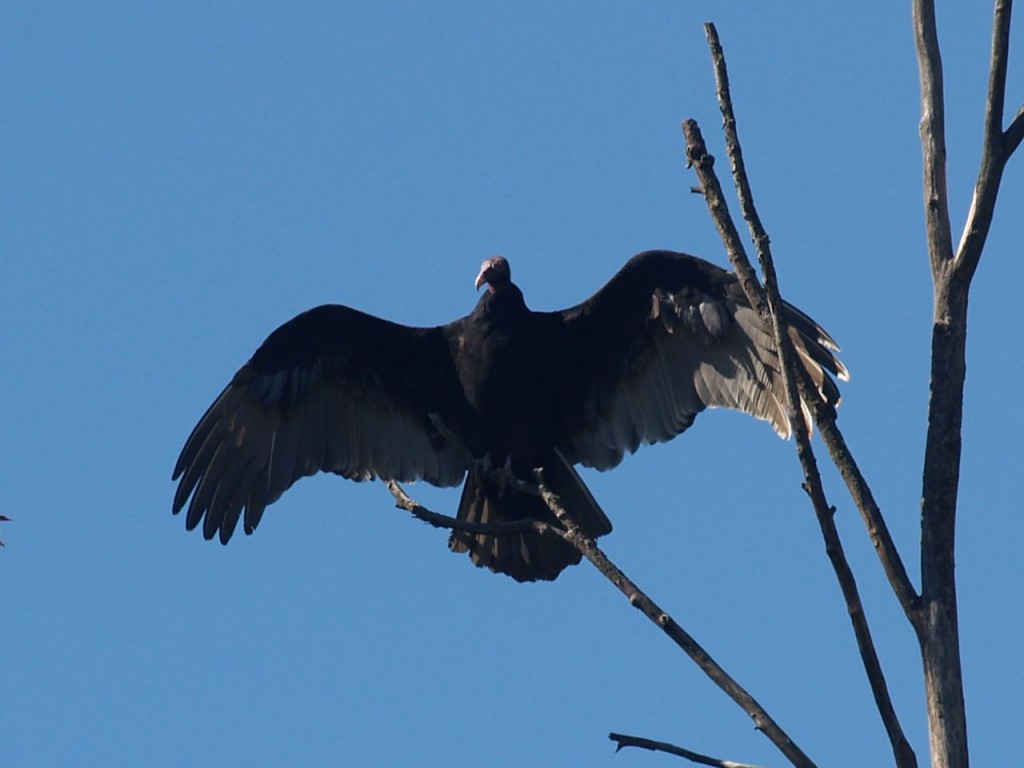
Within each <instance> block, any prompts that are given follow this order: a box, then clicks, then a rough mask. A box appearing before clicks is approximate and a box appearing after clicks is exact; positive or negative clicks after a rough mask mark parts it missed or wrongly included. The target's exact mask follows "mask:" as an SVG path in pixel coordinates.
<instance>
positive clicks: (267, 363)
mask: <svg viewBox="0 0 1024 768" xmlns="http://www.w3.org/2000/svg"><path fill="white" fill-rule="evenodd" d="M461 402H462V389H461V387H460V386H459V383H458V377H457V375H456V373H455V368H454V365H453V363H452V357H451V352H450V347H449V343H448V340H447V335H446V328H445V327H440V328H410V327H407V326H404V325H398V324H395V323H390V322H387V321H385V320H381V319H379V318H376V317H372V316H371V315H367V314H364V313H362V312H358V311H356V310H353V309H349V308H348V307H342V306H330V305H328V306H321V307H317V308H315V309H311V310H309V311H308V312H304V313H303V314H301V315H298V316H297V317H295V318H294V319H292V320H290V321H288V322H287V323H285V324H284V325H282V326H281V327H280V328H278V329H277V330H276V331H274V332H273V333H272V334H271V335H270V336H269V337H268V338H267V340H266V341H265V342H263V344H262V346H260V348H259V349H258V350H257V351H256V353H255V354H254V355H253V356H252V358H251V359H250V360H249V361H248V362H247V363H246V364H245V365H243V366H242V368H241V369H240V370H239V371H238V373H236V374H235V376H234V378H233V379H232V380H231V383H230V384H228V386H227V387H226V388H225V389H224V391H223V392H221V394H220V396H219V397H218V398H217V399H216V400H215V401H214V403H213V405H211V406H210V408H209V409H208V410H207V411H206V414H205V415H204V416H203V417H202V418H201V419H200V420H199V423H198V424H197V425H196V427H195V429H193V430H192V434H191V435H190V436H189V438H188V440H187V441H186V443H185V447H184V448H183V449H182V451H181V456H180V457H179V458H178V463H177V464H176V465H175V468H174V476H173V479H175V480H178V479H179V478H180V483H179V486H178V489H177V493H176V494H175V497H174V506H173V510H174V512H175V513H178V512H180V511H181V510H182V509H183V508H184V507H185V505H186V503H188V511H187V513H186V518H185V524H186V527H187V528H188V529H189V530H191V529H192V528H194V527H196V526H197V525H198V524H199V522H200V520H202V521H203V535H204V536H205V537H206V538H207V539H210V538H213V536H214V534H216V533H218V532H219V534H220V540H221V541H222V542H224V543H226V542H227V541H228V539H230V538H231V534H232V533H233V532H234V529H235V526H236V525H237V523H238V521H239V518H240V517H242V513H243V511H244V527H245V532H246V533H252V531H253V529H255V528H256V525H257V524H258V523H259V521H260V517H261V516H262V514H263V510H264V508H265V507H266V506H267V505H268V504H271V503H273V502H274V501H275V500H277V499H278V498H279V497H280V496H281V494H282V493H284V492H285V491H286V490H287V489H288V488H289V487H291V485H292V484H293V483H294V482H295V481H296V480H298V479H299V478H301V477H304V476H306V475H312V474H315V473H316V472H320V471H325V472H334V473H336V474H339V475H343V476H344V477H347V478H350V479H352V480H368V479H371V478H374V477H380V478H385V479H395V480H406V481H408V480H415V479H423V480H426V481H427V482H429V483H433V484H434V485H441V486H448V485H457V484H458V483H459V482H460V481H461V480H462V477H463V475H464V473H465V470H466V461H465V459H464V458H463V456H464V451H463V450H462V448H461V444H458V443H457V436H458V435H459V433H460V430H461V414H462V413H463V410H462V408H461ZM189 497H191V501H189Z"/></svg>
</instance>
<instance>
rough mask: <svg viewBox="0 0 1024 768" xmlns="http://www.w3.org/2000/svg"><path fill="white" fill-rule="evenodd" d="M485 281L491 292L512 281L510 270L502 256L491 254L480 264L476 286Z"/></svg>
mask: <svg viewBox="0 0 1024 768" xmlns="http://www.w3.org/2000/svg"><path fill="white" fill-rule="evenodd" d="M484 283H487V285H488V286H489V287H490V289H491V293H495V292H497V291H500V290H501V289H502V288H505V287H507V286H508V285H510V284H511V283H512V270H511V269H509V266H508V261H507V260H506V259H505V257H504V256H492V257H491V258H489V259H487V260H486V261H485V262H484V263H483V264H481V265H480V274H479V275H477V276H476V283H475V285H476V287H477V289H479V288H480V286H481V285H483V284H484Z"/></svg>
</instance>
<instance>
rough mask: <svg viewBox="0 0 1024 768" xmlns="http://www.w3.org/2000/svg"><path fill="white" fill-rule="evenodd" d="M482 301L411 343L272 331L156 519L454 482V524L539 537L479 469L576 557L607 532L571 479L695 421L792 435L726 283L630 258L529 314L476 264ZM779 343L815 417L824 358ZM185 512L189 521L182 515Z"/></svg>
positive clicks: (195, 437) (217, 518)
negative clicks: (729, 422) (338, 480)
mask: <svg viewBox="0 0 1024 768" xmlns="http://www.w3.org/2000/svg"><path fill="white" fill-rule="evenodd" d="M483 283H487V284H488V290H487V291H486V292H485V293H484V295H483V296H482V297H481V298H480V301H479V302H478V303H477V306H476V308H475V309H474V310H473V312H472V313H471V314H470V315H468V316H467V317H464V318H461V319H459V320H456V321H455V322H452V323H449V324H448V325H444V326H439V327H435V328H410V327H407V326H403V325H397V324H395V323H390V322H388V321H385V320H381V319H379V318H376V317H373V316H371V315H367V314H364V313H362V312H358V311H356V310H353V309H349V308H348V307H342V306H322V307H317V308H316V309H312V310H309V311H308V312H305V313H303V314H301V315H299V316H297V317H296V318H294V319H292V320H290V321H289V322H287V323H285V324H284V325H283V326H281V327H280V328H278V329H277V330H276V331H274V332H273V333H272V334H271V335H270V336H269V337H268V338H267V340H266V341H265V342H264V343H263V344H262V345H261V346H260V348H259V349H258V350H257V351H256V353H255V354H254V355H253V356H252V358H251V359H250V360H249V362H247V363H246V364H245V365H244V366H242V368H241V369H240V370H239V371H238V373H237V374H235V376H234V378H233V379H232V381H231V383H230V384H229V385H228V386H227V388H226V389H225V390H224V391H223V392H222V393H221V395H220V397H218V398H217V400H216V401H215V402H214V403H213V405H211V406H210V408H209V410H208V411H207V412H206V414H205V415H204V416H203V418H202V419H201V420H200V421H199V423H198V424H197V425H196V428H195V429H194V430H193V432H192V434H191V436H190V437H189V439H188V441H187V442H186V444H185V447H184V448H183V449H182V453H181V456H180V457H179V459H178V463H177V466H176V467H175V471H174V477H175V479H177V478H179V477H180V478H181V481H180V485H179V487H178V491H177V494H176V495H175V499H174V511H175V512H178V511H180V510H181V509H183V508H184V507H185V506H186V504H187V505H188V511H187V514H186V526H187V527H188V528H189V529H191V528H194V527H195V526H197V525H198V524H199V523H200V522H202V523H203V533H204V535H205V536H206V538H213V537H214V536H215V535H218V534H219V537H220V539H221V541H222V542H225V543H226V542H227V541H228V539H229V538H230V537H231V535H232V533H233V531H234V529H235V526H236V524H237V523H238V521H239V519H242V520H243V524H244V529H245V531H246V533H251V532H252V531H253V530H254V529H255V527H256V525H257V524H258V523H259V520H260V518H261V516H262V514H263V511H264V509H265V507H266V506H267V505H268V504H271V503H272V502H274V501H275V500H276V499H277V498H279V497H280V496H281V494H282V493H283V492H284V491H285V490H287V489H288V488H289V487H290V486H291V485H292V484H293V483H294V482H295V481H296V480H298V479H299V478H300V477H303V476H305V475H311V474H314V473H316V472H319V471H327V472H334V473H337V474H340V475H342V476H344V477H348V478H350V479H354V480H367V479H371V478H375V477H376V478H383V479H394V480H399V481H409V480H417V479H422V480H426V481H427V482H429V483H432V484H434V485H439V486H451V485H457V484H459V483H460V482H463V480H465V487H464V489H463V493H462V498H461V501H460V503H459V510H458V517H459V518H460V519H464V520H471V521H478V522H502V521H508V520H515V519H521V518H533V519H542V520H551V519H552V515H551V513H550V511H549V510H548V508H547V506H546V505H545V504H544V503H543V502H542V501H541V500H540V499H539V498H538V497H536V496H534V495H531V494H527V493H524V492H520V491H518V490H516V489H515V487H514V484H511V483H503V482H500V481H499V480H497V479H495V477H494V473H488V472H484V471H481V466H488V465H489V466H490V467H491V468H495V469H500V468H505V469H507V470H509V471H511V473H512V474H513V475H514V476H516V477H518V478H522V479H532V472H533V469H534V468H538V467H539V468H541V469H542V471H543V476H544V480H545V484H546V485H548V487H549V488H550V489H551V490H552V491H554V492H555V493H556V494H558V495H559V496H560V497H561V498H562V501H563V504H564V506H565V507H566V508H567V509H568V510H569V512H570V513H571V514H573V515H574V516H575V518H576V519H577V520H578V521H579V522H580V525H581V528H582V529H583V531H584V532H585V533H586V534H588V535H589V536H591V537H597V536H601V535H603V534H606V533H608V532H609V531H611V523H610V522H609V521H608V519H607V517H606V516H605V514H604V512H603V511H602V510H601V508H600V506H599V505H598V504H597V502H596V501H595V500H594V499H593V497H592V496H591V494H590V492H589V491H588V490H587V488H586V486H585V485H584V484H583V482H582V481H581V480H580V478H579V476H578V475H577V473H576V471H575V469H574V468H573V466H574V465H575V464H583V465H585V466H591V467H596V468H597V469H602V470H603V469H608V468H610V467H613V466H615V465H616V464H618V463H619V461H621V459H622V457H623V455H624V454H625V452H627V451H630V452H632V451H635V450H636V449H637V448H638V447H639V445H640V444H641V443H644V442H647V443H653V442H659V441H664V440H669V439H671V438H672V437H674V436H675V435H677V434H679V433H680V432H682V431H683V430H685V429H686V428H687V427H689V426H690V424H692V423H693V419H694V418H695V416H696V415H697V413H699V412H700V411H702V410H703V409H704V408H705V407H709V406H710V407H729V408H735V409H738V410H741V411H745V412H747V413H750V414H752V415H754V416H756V417H757V418H760V419H765V420H767V421H769V422H770V423H771V424H772V426H773V427H774V428H775V430H776V431H777V432H778V433H779V434H780V435H782V436H788V435H789V433H790V422H789V417H788V415H787V413H786V407H785V393H784V392H783V389H782V382H781V376H780V374H779V360H778V355H777V354H776V351H775V345H774V342H773V340H772V335H771V330H770V328H768V327H767V326H766V325H765V323H764V322H763V321H762V320H761V318H760V317H759V316H758V315H757V313H756V312H755V311H754V310H753V309H751V308H750V306H749V305H748V303H747V301H746V299H745V298H744V296H743V293H742V290H741V289H740V287H739V284H738V282H737V280H736V277H735V276H734V275H733V274H731V273H729V272H726V271H725V270H722V269H720V268H718V267H716V266H714V265H712V264H709V263H708V262H705V261H702V260H700V259H697V258H695V257H692V256H687V255H685V254H677V253H670V252H667V251H650V252H646V253H642V254H639V255H637V256H635V257H633V258H632V259H631V260H630V261H629V262H627V263H626V265H625V266H624V267H623V268H622V269H621V270H620V271H619V273H618V274H617V275H615V277H613V278H612V279H611V280H610V281H609V282H608V284H607V285H605V286H604V288H602V289H601V290H600V291H598V292H597V293H596V294H595V295H594V296H592V297H591V298H590V299H588V300H587V301H585V302H583V303H582V304H579V305H577V306H575V307H572V308H570V309H567V310H564V311H561V312H533V311H531V310H530V309H528V308H527V306H526V303H525V302H524V300H523V295H522V293H521V292H520V290H519V288H518V287H516V286H515V285H514V284H513V283H512V282H511V279H510V273H509V269H508V263H507V262H506V261H505V260H504V259H502V258H500V257H496V258H494V259H490V260H488V261H486V262H484V267H483V269H482V271H481V273H480V276H479V277H478V279H477V286H478V287H479V286H480V285H481V284H483ZM786 314H787V317H786V319H787V321H788V322H789V324H790V335H791V338H792V339H793V340H794V342H795V346H796V348H797V351H798V353H799V355H800V358H801V360H802V362H803V364H804V366H805V367H806V368H807V370H808V372H809V373H810V375H811V378H812V380H813V381H814V382H815V384H816V385H817V386H818V388H819V390H820V392H821V393H822V395H823V397H824V398H825V400H826V401H828V402H831V403H833V404H834V403H837V402H838V399H839V395H838V391H837V389H836V386H835V384H834V382H833V381H832V379H831V377H830V375H835V376H838V377H839V378H841V379H845V378H847V374H846V369H845V368H844V367H843V365H842V363H840V362H839V361H838V360H837V359H836V358H835V356H834V354H833V353H834V351H836V350H837V347H836V345H835V343H834V342H833V341H832V339H831V338H830V337H829V336H828V334H827V333H825V331H824V330H822V329H821V328H820V327H819V326H818V325H817V324H816V323H814V321H813V320H811V319H810V318H809V317H807V316H806V315H804V314H803V313H802V312H800V311H799V310H797V309H795V308H794V307H792V306H790V305H786ZM190 497H191V501H190ZM451 546H452V549H454V550H455V551H458V552H466V551H468V552H469V553H470V556H471V557H472V559H473V561H474V562H475V563H477V564H478V565H485V566H487V567H489V568H491V569H492V570H495V571H499V572H502V573H507V574H509V575H510V576H512V577H513V578H515V579H517V580H519V581H533V580H537V579H554V578H555V577H556V576H557V575H558V574H559V573H560V572H561V571H562V570H563V569H564V568H565V567H566V566H568V565H571V564H573V563H576V562H578V561H579V554H578V553H577V552H576V550H575V549H573V548H572V547H570V546H569V545H567V544H565V543H564V542H563V541H562V540H561V539H560V538H559V537H557V536H554V535H551V534H548V535H541V534H538V533H535V532H526V533H522V534H512V535H502V536H489V535H479V536H475V535H468V534H464V533H456V534H455V535H454V536H453V537H452V541H451Z"/></svg>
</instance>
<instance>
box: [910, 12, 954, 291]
mask: <svg viewBox="0 0 1024 768" xmlns="http://www.w3.org/2000/svg"><path fill="white" fill-rule="evenodd" d="M914 39H915V41H916V43H917V65H918V70H919V72H920V78H921V124H920V133H921V149H922V151H923V153H924V201H925V224H926V227H927V230H928V244H929V249H928V253H929V256H930V258H931V265H932V276H933V277H934V276H935V275H937V274H938V273H939V272H940V271H941V270H942V269H944V268H945V265H946V264H947V263H948V262H949V261H950V259H952V258H953V236H952V234H951V232H950V226H949V202H948V200H949V199H948V197H947V194H946V122H945V121H946V117H945V110H946V108H945V104H944V101H943V95H942V93H943V92H942V57H941V56H940V55H939V36H938V32H937V30H936V28H935V3H934V2H933V0H914Z"/></svg>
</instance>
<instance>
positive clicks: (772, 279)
mask: <svg viewBox="0 0 1024 768" xmlns="http://www.w3.org/2000/svg"><path fill="white" fill-rule="evenodd" d="M704 28H705V32H706V34H707V38H708V45H709V47H710V48H711V57H712V61H713V63H714V68H715V79H716V81H717V92H718V103H719V107H720V109H721V112H722V118H723V130H724V133H725V140H726V149H727V152H728V155H729V159H730V162H731V166H732V175H733V181H734V183H735V186H736V190H737V193H738V196H739V199H740V204H741V207H742V210H743V216H744V219H745V220H746V221H747V223H748V225H749V228H750V231H751V235H752V237H753V240H754V243H755V246H756V248H757V251H758V260H759V262H760V264H761V269H762V271H763V273H764V277H765V292H766V294H767V300H768V305H769V308H770V310H771V322H772V327H773V332H774V335H775V343H776V347H777V348H778V350H779V355H780V358H781V359H782V371H781V372H782V377H783V384H784V386H785V389H786V392H787V396H788V401H789V402H788V405H789V412H790V420H791V423H792V424H793V425H794V434H795V438H796V439H795V442H796V449H797V456H798V458H799V460H800V464H801V466H802V467H803V470H804V480H805V483H804V488H805V490H806V491H807V494H808V496H809V497H810V499H811V503H812V506H813V508H814V512H815V515H816V517H817V519H818V524H819V527H820V528H821V532H822V536H823V538H824V540H825V551H826V553H827V555H828V557H829V560H830V561H831V563H832V567H833V570H834V571H835V573H836V578H837V580H838V582H839V586H840V588H841V590H842V593H843V597H844V599H845V601H846V606H847V610H848V612H849V615H850V621H851V623H852V625H853V631H854V635H855V637H856V639H857V647H858V649H859V651H860V654H861V659H862V661H863V664H864V668H865V671H866V673H867V676H868V681H869V684H870V686H871V690H872V693H873V695H874V698H875V703H876V706H877V707H878V711H879V714H880V715H881V718H882V722H883V724H884V725H885V728H886V732H887V733H888V736H889V739H890V742H891V744H892V749H893V754H894V756H895V758H896V761H897V764H898V765H899V766H902V767H903V768H916V765H917V758H916V756H915V754H914V751H913V749H912V748H911V747H910V743H909V742H908V741H907V739H906V736H905V735H904V733H903V729H902V727H901V725H900V722H899V718H898V717H897V715H896V711H895V708H894V707H893V704H892V699H891V698H890V696H889V691H888V686H887V684H886V681H885V676H884V674H883V672H882V668H881V664H880V662H879V660H878V654H877V652H876V650H875V646H874V641H873V640H872V637H871V632H870V629H869V627H868V623H867V618H866V616H865V614H864V607H863V604H862V602H861V599H860V594H859V591H858V589H857V584H856V580H855V579H854V576H853V571H852V570H851V568H850V566H849V563H848V562H847V560H846V555H845V553H844V551H843V547H842V542H841V540H840V538H839V533H838V531H837V529H836V526H835V521H834V519H833V514H834V509H833V508H831V507H830V506H829V504H828V501H827V499H826V497H825V491H824V488H823V486H822V483H821V477H820V474H819V472H818V467H817V461H816V459H815V457H814V451H813V449H812V447H811V443H810V434H809V432H808V430H807V428H806V426H805V422H804V420H803V418H802V405H801V403H802V401H806V402H812V401H815V400H818V397H817V394H816V392H815V391H814V388H813V387H811V386H809V385H808V384H807V382H805V381H804V380H803V379H802V378H800V377H799V373H798V372H799V370H800V366H798V365H797V361H796V353H795V350H794V349H793V347H792V344H791V343H790V340H789V334H788V330H787V328H786V327H785V323H784V321H783V320H782V298H781V296H780V295H779V290H778V280H777V277H776V274H775V266H774V261H773V259H772V255H771V247H770V240H769V237H768V234H767V233H766V232H765V229H764V227H763V225H762V223H761V219H760V217H759V216H758V214H757V209H756V207H755V205H754V200H753V194H752V192H751V189H750V183H749V179H748V177H747V173H746V168H745V165H744V162H743V153H742V150H741V148H740V143H739V137H738V135H737V132H736V117H735V114H734V112H733V108H732V98H731V96H730V93H729V77H728V70H727V68H726V63H725V54H724V52H723V51H722V47H721V44H720V42H719V39H718V33H717V30H716V29H715V27H714V25H713V24H705V27H704ZM685 130H686V128H685V126H684V131H685ZM698 141H700V134H699V129H696V126H695V125H693V126H692V127H691V131H690V132H689V133H688V135H687V156H688V157H690V156H691V155H692V154H694V153H696V154H701V153H703V154H705V155H706V148H703V144H702V142H701V144H700V146H697V144H696V142H698ZM695 165H696V164H695ZM702 169H703V170H704V172H705V173H702V174H701V184H702V186H703V187H704V188H705V189H712V190H717V189H720V186H719V184H718V181H717V179H715V178H713V176H714V170H713V168H711V167H708V165H707V164H705V165H704V166H701V167H698V173H701V170H702ZM705 174H706V175H705ZM709 208H712V206H711V205H710V203H709ZM714 211H717V215H724V216H728V215H729V214H728V209H727V207H726V206H725V205H716V206H714ZM713 215H715V214H714V213H713ZM718 229H719V231H720V232H723V231H724V232H735V227H734V226H732V225H731V223H730V224H728V225H725V224H721V223H719V224H718ZM727 249H728V250H729V251H730V252H735V253H737V254H741V253H742V250H743V248H742V244H741V243H739V242H736V243H732V244H728V243H727ZM748 293H749V294H753V293H754V292H753V291H748ZM757 298H760V297H757ZM750 301H751V302H752V303H753V302H754V301H755V296H753V295H750ZM794 374H797V375H796V376H794ZM798 384H799V391H798ZM822 406H824V404H823V403H819V410H824V411H831V408H825V407H822ZM834 426H835V425H834V415H833V420H832V427H833V428H834ZM836 431H838V429H837V428H836ZM875 511H877V509H876V510H875ZM878 519H879V521H881V522H880V527H881V529H882V530H884V531H885V532H886V534H887V532H888V531H887V529H886V528H885V523H884V520H881V516H880V515H878ZM891 551H892V553H893V555H894V556H895V557H896V560H897V562H899V561H898V555H896V554H895V547H892V550H891ZM899 570H902V564H901V563H900V564H899Z"/></svg>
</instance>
